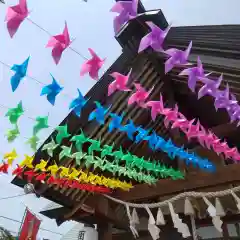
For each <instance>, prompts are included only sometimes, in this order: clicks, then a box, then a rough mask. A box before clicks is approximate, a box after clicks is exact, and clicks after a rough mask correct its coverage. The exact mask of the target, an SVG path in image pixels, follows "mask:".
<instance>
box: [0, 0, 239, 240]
mask: <svg viewBox="0 0 240 240" xmlns="http://www.w3.org/2000/svg"><path fill="white" fill-rule="evenodd" d="M16 3H17V0H6V5H3V4H0V36H1V37H0V41H1V44H0V62H3V63H5V64H7V65H10V66H12V65H13V64H20V63H22V62H23V61H24V60H25V59H26V58H27V57H28V56H30V62H29V68H28V73H27V75H28V76H30V77H33V78H34V79H36V80H38V81H40V82H41V83H40V84H39V83H38V82H37V81H35V80H33V79H31V78H29V77H27V78H25V79H24V81H22V82H21V84H20V86H19V88H18V89H17V90H16V92H14V93H12V91H11V88H10V82H9V81H10V78H11V76H12V72H11V71H10V69H9V68H8V67H6V66H4V65H3V64H1V63H0V146H1V148H0V157H1V156H2V155H3V154H4V153H5V152H7V151H11V150H12V149H13V148H15V149H16V150H17V153H18V155H19V158H18V160H17V161H18V162H19V161H21V160H22V159H23V156H24V154H29V155H31V154H33V152H32V150H31V149H30V148H29V146H28V145H26V144H25V142H26V141H27V138H29V137H31V135H32V126H33V125H34V121H33V120H32V119H31V118H36V117H37V116H45V115H48V114H49V125H50V126H51V127H50V128H49V129H47V130H44V131H42V134H41V141H44V140H45V139H46V138H47V137H48V135H49V134H50V133H51V132H52V131H53V128H54V127H56V126H57V125H58V124H59V123H60V122H61V121H62V119H63V118H65V116H66V115H67V114H68V112H69V110H68V105H69V103H70V101H71V99H73V98H74V97H75V96H77V88H79V89H80V90H81V91H82V93H83V94H85V93H86V92H87V91H88V90H89V89H90V88H91V87H92V86H93V85H94V83H95V81H94V80H92V79H90V78H89V77H88V76H86V77H80V74H79V72H80V67H81V65H82V63H83V62H84V59H83V58H82V57H81V56H80V55H79V54H77V53H76V52H75V51H72V50H71V49H67V50H66V51H65V52H64V53H63V56H62V59H61V61H60V63H59V64H58V65H57V66H56V65H55V63H54V62H53V59H52V57H51V49H48V48H45V46H46V44H47V42H48V40H49V35H48V34H47V33H46V32H45V31H43V30H42V29H40V28H39V27H37V26H36V25H34V24H33V23H31V22H30V21H28V20H25V21H24V22H23V24H22V25H21V27H20V28H19V30H18V32H17V33H16V35H15V36H14V38H13V39H11V38H10V37H9V34H8V32H7V30H6V23H5V22H4V19H5V14H6V9H7V6H12V5H14V4H16ZM113 4H114V0H102V1H99V0H88V2H87V3H86V2H84V1H82V0H68V1H66V0H51V1H49V0H41V1H36V0H28V6H29V9H30V10H31V14H30V16H29V18H30V19H31V20H32V21H33V22H35V23H37V24H38V25H39V26H41V27H42V28H43V29H45V30H47V32H49V33H51V34H52V35H56V34H59V33H61V32H62V30H63V27H64V22H65V21H67V23H68V28H69V32H70V35H71V38H72V39H73V40H74V41H73V43H72V45H71V47H72V48H73V49H74V50H76V51H77V52H78V53H81V54H82V55H84V56H85V57H87V58H88V57H89V53H88V50H87V49H88V48H89V47H91V48H92V49H94V50H95V51H96V53H97V54H98V55H99V56H100V57H101V58H105V57H106V58H107V60H106V62H105V65H104V67H103V69H102V70H101V71H100V75H102V73H103V72H104V71H105V70H106V69H107V68H108V67H109V66H110V65H111V64H112V63H113V62H114V61H115V60H116V59H117V57H118V56H119V55H120V53H121V48H120V46H119V45H118V43H117V41H116V40H115V39H114V32H113V26H112V20H113V16H114V15H113V14H112V13H110V12H109V9H110V8H111V6H112V5H113ZM143 4H144V5H145V7H146V9H148V10H151V9H162V10H163V13H164V14H165V17H166V18H167V20H168V22H170V23H172V24H173V26H185V25H211V24H239V23H240V17H239V7H240V2H239V0H229V1H225V0H211V1H209V0H201V1H196V0H195V1H194V0H192V1H190V0H178V1H177V0H165V1H161V0H145V1H143ZM193 44H194V43H193ZM50 73H52V74H53V76H54V77H55V78H56V79H57V81H58V82H59V83H60V84H61V85H62V86H64V90H63V92H62V94H60V95H59V96H58V97H57V100H56V104H55V106H51V105H50V104H49V102H48V101H47V100H46V97H44V96H40V92H41V89H42V87H43V86H44V85H46V84H49V83H51V81H52V79H51V76H50ZM20 100H21V101H22V102H23V107H24V109H25V114H24V116H22V117H21V118H20V120H19V128H20V132H21V135H20V137H19V138H18V139H16V141H15V142H14V143H12V144H9V143H8V142H7V140H6V138H5V136H4V135H5V133H6V131H7V130H8V129H10V128H11V125H10V124H9V122H8V119H7V118H5V117H4V115H5V113H6V111H7V109H8V108H12V107H15V106H16V105H17V104H18V102H19V101H20ZM11 178H12V177H11V175H0V204H1V207H0V226H4V227H6V228H7V229H8V230H10V231H13V232H17V231H18V229H19V226H20V225H19V224H18V223H15V222H13V221H9V220H6V219H5V220H4V219H3V218H2V217H1V216H5V217H8V218H13V219H15V220H19V221H21V219H22V216H23V213H24V210H25V207H26V206H27V207H29V208H30V209H31V210H32V211H33V212H34V213H36V214H37V213H38V212H39V211H40V210H41V209H42V208H43V207H44V206H45V205H46V204H48V203H49V201H47V200H45V199H42V198H41V199H37V198H35V197H34V196H32V195H29V196H24V197H18V198H12V199H8V200H1V198H4V197H8V196H14V195H18V194H22V193H23V191H22V189H20V188H17V187H16V186H13V185H11V184H10V183H9V182H10V181H11ZM38 216H39V217H40V218H41V219H42V225H41V227H42V228H44V229H49V230H51V231H54V232H56V233H59V234H53V233H49V232H47V231H43V230H40V231H39V237H45V238H49V239H51V240H58V239H60V238H61V234H64V233H66V232H67V231H68V230H69V229H70V228H71V227H73V225H74V224H75V223H73V222H68V223H64V224H62V225H61V226H60V227H57V226H56V224H55V222H54V221H53V220H49V219H48V218H46V217H44V216H42V215H38Z"/></svg>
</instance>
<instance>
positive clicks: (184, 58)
mask: <svg viewBox="0 0 240 240" xmlns="http://www.w3.org/2000/svg"><path fill="white" fill-rule="evenodd" d="M191 49H192V41H191V42H190V43H189V45H188V47H187V49H186V50H185V51H183V50H179V49H176V48H170V49H168V50H166V51H164V53H166V54H167V55H169V56H170V58H169V59H168V60H167V61H166V62H165V74H166V73H168V72H170V71H171V70H172V69H173V68H174V66H176V65H190V63H188V57H189V55H190V51H191Z"/></svg>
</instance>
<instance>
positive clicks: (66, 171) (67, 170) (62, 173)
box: [59, 166, 69, 177]
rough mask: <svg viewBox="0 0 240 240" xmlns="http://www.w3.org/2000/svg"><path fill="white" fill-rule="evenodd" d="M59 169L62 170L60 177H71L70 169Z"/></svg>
mask: <svg viewBox="0 0 240 240" xmlns="http://www.w3.org/2000/svg"><path fill="white" fill-rule="evenodd" d="M59 169H61V172H60V177H68V176H69V168H66V167H62V166H61V167H60V168H59Z"/></svg>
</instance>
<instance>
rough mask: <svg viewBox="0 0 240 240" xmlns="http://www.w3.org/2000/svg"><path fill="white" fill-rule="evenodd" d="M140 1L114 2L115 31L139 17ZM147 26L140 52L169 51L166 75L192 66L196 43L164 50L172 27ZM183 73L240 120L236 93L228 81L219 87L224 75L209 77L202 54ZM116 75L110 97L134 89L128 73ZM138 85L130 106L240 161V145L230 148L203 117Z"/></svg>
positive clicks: (200, 94) (201, 92)
mask: <svg viewBox="0 0 240 240" xmlns="http://www.w3.org/2000/svg"><path fill="white" fill-rule="evenodd" d="M137 4H138V1H135V0H133V1H127V2H126V3H125V2H118V3H116V4H115V5H114V7H113V8H112V11H114V12H118V13H119V15H118V16H117V17H115V20H114V27H115V31H119V29H120V27H121V26H123V25H124V24H125V23H126V22H127V21H129V20H131V19H133V18H135V17H136V16H137V11H136V9H137ZM127 15H128V17H127ZM147 25H148V26H149V28H150V32H149V33H148V34H147V35H146V36H144V37H143V38H142V40H141V42H140V45H139V49H138V53H141V52H142V51H144V50H146V49H148V48H149V47H151V48H152V49H153V50H155V51H157V52H162V53H165V54H166V56H167V58H168V59H167V61H166V62H165V73H166V74H167V73H168V72H170V71H171V70H172V69H173V68H174V67H178V66H179V67H188V66H191V65H192V64H190V63H189V62H188V58H189V55H190V51H191V48H192V42H190V43H189V46H188V47H187V49H186V50H185V51H182V50H179V49H175V48H172V49H168V50H166V51H164V49H163V43H164V39H165V38H166V36H167V34H168V32H169V30H170V26H169V27H168V28H166V29H165V30H162V29H160V28H159V27H158V26H156V25H155V24H153V23H152V22H147ZM116 26H117V27H116ZM179 75H180V76H183V75H187V76H188V87H189V88H190V89H191V91H192V92H195V88H196V83H197V81H200V82H201V83H203V84H204V85H203V87H201V88H200V89H199V92H198V98H199V99H200V98H201V97H203V96H205V95H210V96H213V97H214V98H215V103H214V105H215V109H216V110H218V109H220V108H225V109H227V111H228V114H229V116H230V120H231V122H233V121H238V119H240V114H239V113H240V108H239V105H238V102H237V100H236V97H235V96H234V95H233V94H230V92H229V86H228V84H227V86H226V89H225V90H223V91H221V90H219V87H220V85H221V82H222V80H223V76H222V75H221V76H220V77H219V79H218V80H217V81H216V80H214V79H211V78H210V77H209V75H210V74H205V73H204V69H203V65H202V63H201V60H200V58H199V57H198V61H197V66H193V67H190V68H187V69H185V70H183V71H181V72H180V74H179ZM113 77H115V81H114V82H112V83H111V84H110V85H109V88H108V95H109V96H110V95H111V94H112V93H113V92H115V91H116V90H120V91H130V89H129V88H128V87H127V86H126V85H127V82H128V78H127V76H123V75H121V74H119V73H115V74H114V76H113ZM135 88H136V91H135V93H133V94H132V95H131V97H130V98H129V100H128V105H131V104H133V103H137V105H138V106H140V107H142V108H146V107H148V108H151V116H152V120H153V121H155V119H156V117H157V115H159V114H160V115H164V116H165V121H164V123H165V126H166V127H168V126H169V123H172V128H179V129H181V130H182V131H183V132H184V133H185V134H186V136H187V138H188V140H190V139H191V138H196V139H197V140H198V141H199V143H200V144H201V145H202V146H203V147H207V148H208V149H211V148H212V150H214V151H215V152H216V153H217V154H218V155H219V154H220V153H223V155H224V156H225V158H232V159H234V160H240V154H239V152H238V150H237V148H236V147H233V148H230V147H229V146H228V144H227V142H226V141H221V140H220V139H219V138H218V137H217V136H216V135H215V134H213V133H212V132H211V131H209V130H206V129H204V128H203V126H202V125H201V124H200V122H199V120H195V119H193V120H191V121H189V120H187V119H186V117H185V116H184V115H183V114H182V113H180V112H179V111H178V107H177V105H176V106H175V109H171V108H164V105H163V100H162V96H160V100H159V101H148V102H146V100H147V99H148V97H149V95H150V94H151V92H152V90H153V88H152V89H151V90H150V91H146V90H145V89H144V88H143V87H142V86H141V85H140V84H137V83H135ZM238 124H239V123H238Z"/></svg>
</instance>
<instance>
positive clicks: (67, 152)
mask: <svg viewBox="0 0 240 240" xmlns="http://www.w3.org/2000/svg"><path fill="white" fill-rule="evenodd" d="M61 148H62V151H61V152H60V153H59V160H62V159H63V158H65V157H67V158H72V145H71V146H70V147H67V146H61Z"/></svg>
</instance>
